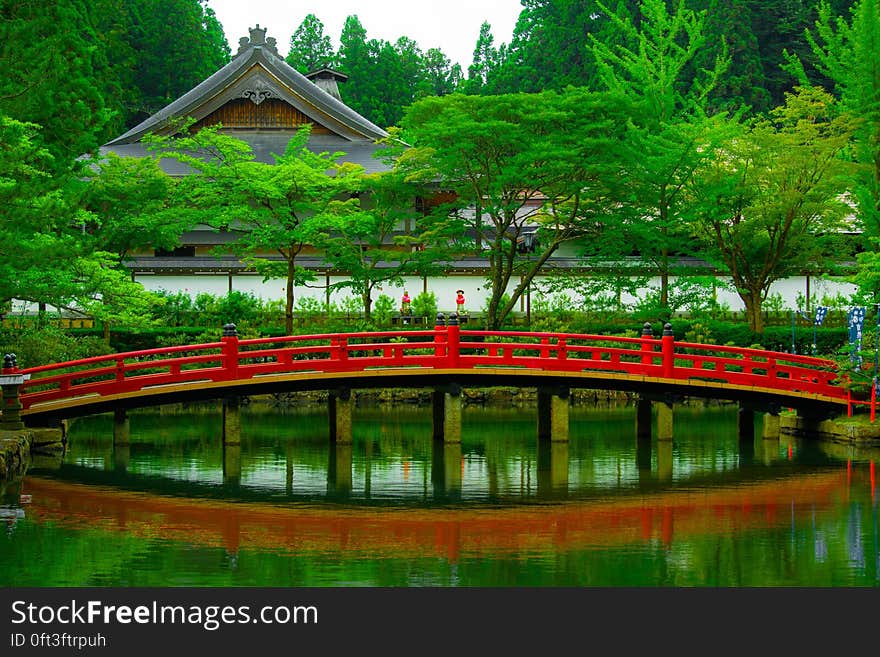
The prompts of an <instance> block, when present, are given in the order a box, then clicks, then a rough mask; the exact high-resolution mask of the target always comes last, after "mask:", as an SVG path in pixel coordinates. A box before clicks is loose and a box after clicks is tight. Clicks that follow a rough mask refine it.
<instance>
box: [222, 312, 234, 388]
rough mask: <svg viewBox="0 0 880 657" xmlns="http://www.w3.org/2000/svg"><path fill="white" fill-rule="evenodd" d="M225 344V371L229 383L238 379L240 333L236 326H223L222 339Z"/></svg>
mask: <svg viewBox="0 0 880 657" xmlns="http://www.w3.org/2000/svg"><path fill="white" fill-rule="evenodd" d="M220 342H222V343H223V347H222V351H223V369H224V370H225V371H226V372H225V376H226V380H227V381H234V380H235V379H236V378H238V331H237V330H236V328H235V324H225V325H224V326H223V337H222V338H220Z"/></svg>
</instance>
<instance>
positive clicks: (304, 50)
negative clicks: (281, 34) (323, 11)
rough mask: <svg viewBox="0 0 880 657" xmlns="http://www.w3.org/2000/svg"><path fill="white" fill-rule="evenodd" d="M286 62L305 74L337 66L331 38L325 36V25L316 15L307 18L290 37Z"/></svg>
mask: <svg viewBox="0 0 880 657" xmlns="http://www.w3.org/2000/svg"><path fill="white" fill-rule="evenodd" d="M285 61H287V63H288V64H290V65H291V66H292V67H293V68H295V69H296V70H297V71H299V72H300V73H303V74H305V73H311V72H312V71H317V70H318V69H321V68H333V67H334V66H335V65H336V53H335V52H334V51H333V44H332V42H331V41H330V37H329V36H327V35H326V34H324V24H323V23H322V22H321V21H320V20H319V19H318V17H317V16H315V15H314V14H309V15H308V16H306V17H305V18H304V19H303V22H302V23H300V25H299V27H298V28H296V31H295V32H294V33H293V35H292V36H291V37H290V51H289V52H288V53H287V57H286V58H285Z"/></svg>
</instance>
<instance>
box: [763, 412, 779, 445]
mask: <svg viewBox="0 0 880 657" xmlns="http://www.w3.org/2000/svg"><path fill="white" fill-rule="evenodd" d="M762 437H763V438H764V440H779V412H778V411H777V412H775V413H774V412H773V411H771V412H769V413H764V430H763V433H762Z"/></svg>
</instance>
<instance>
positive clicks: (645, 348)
mask: <svg viewBox="0 0 880 657" xmlns="http://www.w3.org/2000/svg"><path fill="white" fill-rule="evenodd" d="M653 353H654V328H653V327H652V326H651V322H645V325H644V326H643V327H642V365H653V364H654V356H653Z"/></svg>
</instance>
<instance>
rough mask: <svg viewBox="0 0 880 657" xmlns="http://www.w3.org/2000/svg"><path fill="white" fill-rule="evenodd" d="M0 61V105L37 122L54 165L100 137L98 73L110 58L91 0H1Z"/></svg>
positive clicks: (67, 163) (104, 114) (106, 122)
mask: <svg viewBox="0 0 880 657" xmlns="http://www.w3.org/2000/svg"><path fill="white" fill-rule="evenodd" d="M0 68H2V70H3V74H2V75H0V113H3V114H6V115H7V116H9V117H11V118H14V119H17V120H19V121H23V122H27V123H34V124H37V125H39V126H41V130H40V133H39V137H38V138H39V139H40V140H41V141H42V143H43V144H44V145H45V147H46V148H47V149H48V150H49V152H50V153H51V154H52V155H53V159H52V160H51V165H52V166H53V167H55V168H56V170H58V171H64V170H69V169H70V168H71V167H72V166H73V163H74V161H75V159H76V158H77V157H79V156H80V155H82V154H83V153H88V152H91V151H93V150H94V149H95V148H96V147H97V146H98V145H99V144H101V143H102V142H103V141H104V137H106V136H107V130H108V127H109V126H110V125H111V119H112V115H111V112H110V111H109V109H108V107H107V104H106V102H105V94H104V93H103V91H104V89H105V83H104V82H103V81H102V80H101V79H100V76H101V75H102V74H103V73H106V72H107V70H108V63H107V59H106V57H105V53H104V52H103V50H102V49H101V48H100V47H99V40H98V36H97V34H96V32H95V30H94V28H93V26H92V24H91V15H90V5H89V3H87V2H84V1H80V0H60V1H59V0H31V1H30V2H3V3H0ZM45 164H46V165H49V164H50V163H49V162H46V163H45Z"/></svg>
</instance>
